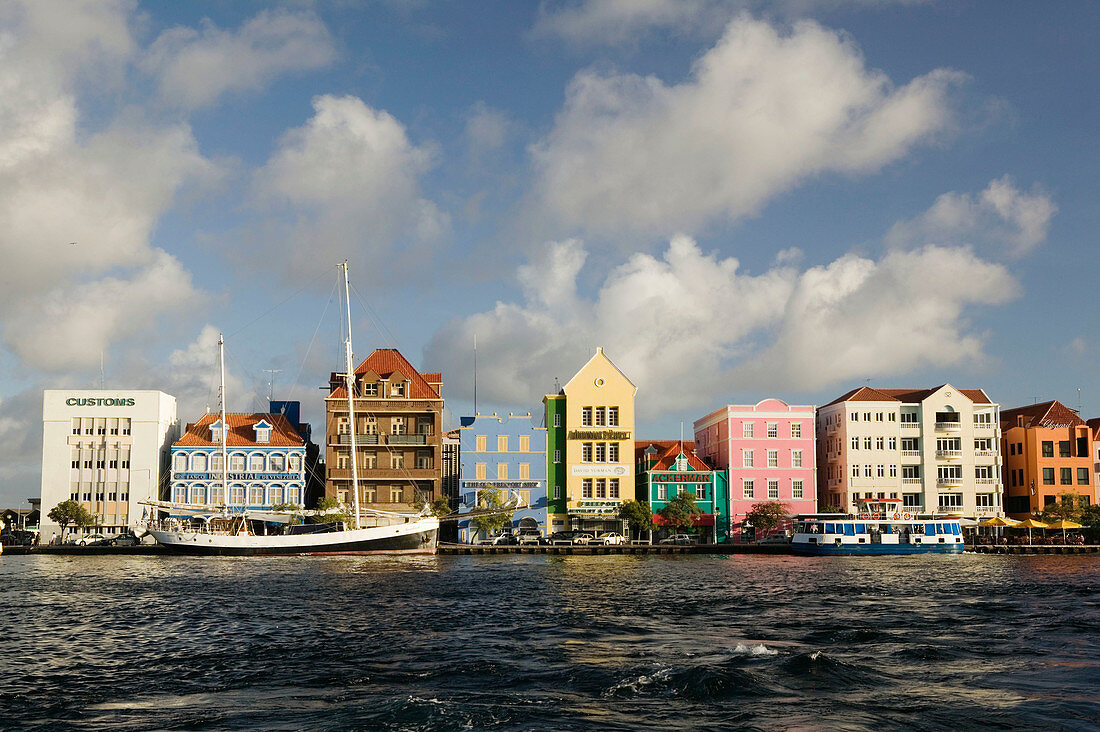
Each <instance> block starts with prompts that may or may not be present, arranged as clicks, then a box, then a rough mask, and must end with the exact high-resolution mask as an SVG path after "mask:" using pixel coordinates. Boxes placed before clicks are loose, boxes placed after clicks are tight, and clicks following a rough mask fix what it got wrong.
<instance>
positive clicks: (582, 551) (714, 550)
mask: <svg viewBox="0 0 1100 732" xmlns="http://www.w3.org/2000/svg"><path fill="white" fill-rule="evenodd" d="M438 552H439V553H440V554H458V555H470V554H562V555H569V556H596V555H606V554H610V555H623V554H790V553H791V545H790V544H682V545H676V544H622V545H619V546H602V545H601V546H586V545H583V544H561V545H558V546H555V545H553V544H550V545H546V546H500V545H494V544H440V545H439V548H438Z"/></svg>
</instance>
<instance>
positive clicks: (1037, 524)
mask: <svg viewBox="0 0 1100 732" xmlns="http://www.w3.org/2000/svg"><path fill="white" fill-rule="evenodd" d="M1016 528H1017V529H1027V543H1028V544H1030V543H1031V530H1032V529H1049V528H1050V527H1049V526H1047V525H1046V524H1044V523H1043V522H1042V521H1036V520H1035V519H1030V518H1029V519H1026V520H1024V521H1021V522H1020V523H1018V524H1016Z"/></svg>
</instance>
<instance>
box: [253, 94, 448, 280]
mask: <svg viewBox="0 0 1100 732" xmlns="http://www.w3.org/2000/svg"><path fill="white" fill-rule="evenodd" d="M313 108H314V112H315V114H314V116H313V117H312V118H311V119H310V120H309V122H307V123H306V124H305V125H304V126H302V127H299V128H297V129H293V130H290V131H289V132H287V133H286V134H285V135H284V137H283V139H282V140H281V141H280V143H279V147H278V149H277V150H276V151H275V152H274V154H273V155H272V156H271V158H270V159H269V160H268V162H267V164H266V165H265V166H264V167H263V168H262V169H260V170H259V171H257V173H256V177H255V180H254V193H253V195H254V201H255V203H256V205H257V206H258V207H260V208H261V210H263V211H264V212H265V213H266V214H268V215H269V216H268V218H269V220H273V221H276V222H277V223H276V225H275V226H274V228H273V230H272V231H271V232H270V235H269V236H268V237H267V238H266V239H265V241H264V242H263V244H262V246H263V248H264V251H265V252H267V253H268V254H271V253H274V252H278V254H279V256H278V259H279V261H280V262H284V263H286V264H287V266H288V267H289V271H291V272H293V271H295V270H296V269H297V268H300V267H302V266H310V267H315V265H316V262H317V261H324V262H330V263H335V262H337V261H340V260H342V259H344V258H346V257H347V256H348V255H349V253H360V254H362V255H363V256H364V259H367V258H369V257H371V256H372V255H377V254H380V253H385V252H387V251H390V250H391V249H392V248H393V246H394V245H395V244H396V243H398V242H400V243H402V244H403V245H404V246H403V248H409V251H407V252H406V253H407V254H409V255H410V256H411V255H413V254H415V246H416V245H419V244H423V243H425V242H429V243H430V242H433V241H435V240H436V239H438V237H439V236H440V235H441V234H442V233H443V232H444V231H446V230H447V229H448V227H449V225H450V224H449V220H448V218H447V215H446V214H445V213H444V212H443V211H441V210H440V209H439V208H438V207H437V206H436V205H435V204H434V203H433V202H431V201H429V200H427V199H425V198H422V197H421V195H420V178H421V176H423V174H424V173H426V172H427V171H428V170H429V169H430V168H431V167H432V164H433V161H434V151H433V149H432V148H431V147H430V146H426V145H425V146H420V147H418V146H416V145H414V144H412V143H411V142H410V141H409V138H408V136H407V135H406V133H405V128H404V126H403V125H402V124H401V123H400V122H399V121H398V120H396V119H395V118H394V117H393V116H392V115H390V114H389V113H387V112H385V111H381V110H374V109H371V108H370V107H368V106H367V105H366V104H364V103H363V101H362V100H360V99H358V98H356V97H351V96H345V97H334V96H320V97H317V98H315V99H314V100H313ZM389 264H392V265H394V267H397V266H398V263H397V262H396V260H393V261H391V262H390V263H389ZM392 272H394V270H391V273H392Z"/></svg>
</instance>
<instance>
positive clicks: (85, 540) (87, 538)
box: [76, 534, 107, 546]
mask: <svg viewBox="0 0 1100 732" xmlns="http://www.w3.org/2000/svg"><path fill="white" fill-rule="evenodd" d="M106 541H107V537H106V536H104V535H103V534H85V535H84V536H82V537H80V538H79V539H77V542H76V543H77V544H78V545H80V546H89V545H91V544H101V543H104V542H106Z"/></svg>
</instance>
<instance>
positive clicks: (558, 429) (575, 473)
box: [544, 348, 638, 531]
mask: <svg viewBox="0 0 1100 732" xmlns="http://www.w3.org/2000/svg"><path fill="white" fill-rule="evenodd" d="M637 391H638V389H637V387H635V386H634V384H633V383H631V381H630V379H628V378H626V376H625V375H624V374H623V372H622V371H620V370H619V369H618V367H616V366H615V364H613V363H612V362H611V359H609V358H608V357H607V356H606V355H605V354H604V352H603V349H602V348H597V349H596V353H595V355H593V356H592V358H590V359H589V360H588V363H586V364H585V365H584V366H582V367H581V370H580V371H578V372H577V373H576V375H574V376H573V378H572V379H570V380H569V383H567V384H566V385H565V386H564V387H563V388H562V390H561V392H560V393H558V394H551V395H548V396H547V397H546V399H545V400H544V402H545V404H546V426H547V432H548V434H547V437H548V440H547V458H546V460H547V468H548V470H547V475H548V490H549V493H550V495H549V499H548V507H549V510H548V513H549V516H548V518H549V521H550V527H549V528H550V529H551V530H553V531H560V530H562V529H565V528H568V529H583V530H587V531H621V530H622V526H623V523H622V521H621V520H619V519H618V512H619V506H620V505H621V504H622V502H623V501H624V500H626V499H628V498H633V497H634V437H635V435H634V396H635V394H637Z"/></svg>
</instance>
